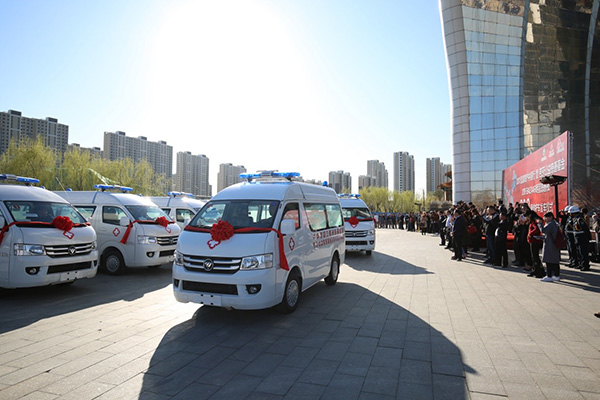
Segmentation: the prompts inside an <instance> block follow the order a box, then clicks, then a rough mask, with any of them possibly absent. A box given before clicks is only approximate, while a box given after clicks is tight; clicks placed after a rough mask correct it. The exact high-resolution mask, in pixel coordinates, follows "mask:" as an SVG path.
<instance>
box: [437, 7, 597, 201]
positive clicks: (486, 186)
mask: <svg viewBox="0 0 600 400" xmlns="http://www.w3.org/2000/svg"><path fill="white" fill-rule="evenodd" d="M599 8H600V3H599V1H598V0H589V1H542V0H513V1H510V2H509V1H500V0H487V1H477V0H440V11H441V17H442V22H443V31H444V41H445V48H446V57H447V65H448V69H449V74H448V76H449V79H450V87H451V100H452V157H453V160H452V165H453V177H452V179H453V192H454V200H456V201H458V200H463V201H473V202H475V203H478V204H485V203H489V202H493V201H495V200H496V199H497V198H500V197H502V187H501V186H502V182H501V181H502V171H503V170H504V169H505V168H507V167H508V166H510V165H512V164H514V163H515V162H517V161H519V160H520V159H522V158H523V157H525V156H526V155H528V154H530V153H531V152H533V151H535V150H537V149H538V148H540V147H541V146H543V145H544V144H546V143H548V142H549V141H551V140H552V139H554V138H555V137H557V136H558V135H560V134H561V133H562V132H564V131H567V130H568V131H571V132H572V135H573V142H572V148H573V155H574V157H573V158H574V160H576V161H575V162H574V163H573V166H572V177H571V188H572V197H573V199H574V200H575V201H576V202H578V203H579V204H597V203H598V202H599V201H600V174H598V173H595V172H594V171H598V170H599V169H600V157H599V152H600V151H599V150H600V145H599V143H600V90H599V87H600V57H599V56H598V54H599V52H598V48H599V46H600V29H597V27H598V10H599Z"/></svg>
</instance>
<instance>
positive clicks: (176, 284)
mask: <svg viewBox="0 0 600 400" xmlns="http://www.w3.org/2000/svg"><path fill="white" fill-rule="evenodd" d="M173 286H174V287H176V288H179V279H173Z"/></svg>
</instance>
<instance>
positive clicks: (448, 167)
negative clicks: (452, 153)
mask: <svg viewBox="0 0 600 400" xmlns="http://www.w3.org/2000/svg"><path fill="white" fill-rule="evenodd" d="M448 175H450V176H448ZM451 180H452V164H444V163H442V183H446V182H449V181H451Z"/></svg>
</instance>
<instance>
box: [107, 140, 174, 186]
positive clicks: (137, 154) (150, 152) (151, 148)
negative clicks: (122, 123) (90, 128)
mask: <svg viewBox="0 0 600 400" xmlns="http://www.w3.org/2000/svg"><path fill="white" fill-rule="evenodd" d="M103 155H104V158H106V159H108V160H111V161H112V160H122V159H124V158H131V159H132V160H134V161H136V162H137V161H141V160H146V161H148V162H149V163H150V165H151V166H152V169H153V170H154V172H155V173H157V174H164V175H165V177H167V178H171V177H172V175H173V146H169V145H168V144H167V142H165V141H163V140H159V141H158V142H151V141H148V138H147V137H145V136H139V137H137V138H134V137H130V136H126V135H125V132H121V131H116V132H104V152H103Z"/></svg>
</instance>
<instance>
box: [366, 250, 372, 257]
mask: <svg viewBox="0 0 600 400" xmlns="http://www.w3.org/2000/svg"><path fill="white" fill-rule="evenodd" d="M365 253H366V254H367V255H368V256H370V255H371V254H373V251H371V250H367V251H365Z"/></svg>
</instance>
